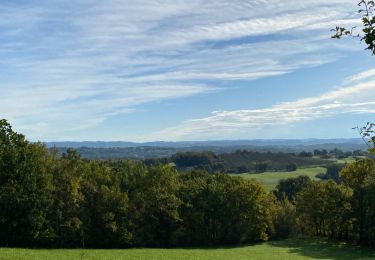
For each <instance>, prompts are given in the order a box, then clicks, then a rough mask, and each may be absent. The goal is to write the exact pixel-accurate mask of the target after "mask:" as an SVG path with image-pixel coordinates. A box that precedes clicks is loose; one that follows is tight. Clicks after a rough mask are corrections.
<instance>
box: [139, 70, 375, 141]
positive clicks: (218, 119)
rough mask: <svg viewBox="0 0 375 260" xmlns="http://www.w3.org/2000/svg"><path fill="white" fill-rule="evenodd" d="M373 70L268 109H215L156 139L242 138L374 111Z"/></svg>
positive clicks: (163, 131)
mask: <svg viewBox="0 0 375 260" xmlns="http://www.w3.org/2000/svg"><path fill="white" fill-rule="evenodd" d="M372 72H373V71H372V70H369V71H366V72H363V73H361V74H358V75H357V76H354V77H353V78H354V79H356V80H359V78H362V79H366V82H365V81H363V82H357V83H356V84H355V85H353V86H346V87H341V88H339V89H337V90H334V91H329V92H326V93H324V94H322V95H320V96H316V97H308V98H302V99H299V100H295V101H292V102H284V103H281V104H277V105H273V106H271V107H268V108H260V109H249V110H234V111H214V112H212V114H211V115H210V116H208V117H205V118H199V119H192V120H187V121H185V122H182V123H181V124H180V125H177V126H174V127H169V128H166V129H164V130H162V131H160V132H159V133H157V134H156V138H163V137H168V140H201V139H207V138H209V139H215V138H216V139H223V138H228V137H231V136H234V135H235V136H242V137H244V134H246V133H247V135H248V134H249V133H250V132H251V131H253V130H254V129H257V130H261V129H266V128H269V127H273V128H274V129H277V127H279V126H281V125H290V124H293V123H297V122H300V121H308V120H315V119H320V118H326V117H333V116H337V115H344V114H375V78H374V76H375V75H372V77H371V79H370V80H369V77H370V76H369V75H370V74H371V73H372ZM364 75H366V77H365V76H364ZM246 137H247V138H250V136H245V138H246ZM145 138H146V139H147V137H145ZM153 138H155V136H153Z"/></svg>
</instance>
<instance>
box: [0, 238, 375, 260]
mask: <svg viewBox="0 0 375 260" xmlns="http://www.w3.org/2000/svg"><path fill="white" fill-rule="evenodd" d="M0 259H30V260H36V259H38V260H43V259H48V260H52V259H57V260H58V259H98V260H99V259H100V260H104V259H166V260H168V259H171V260H172V259H173V260H175V259H191V260H193V259H215V260H219V259H236V260H241V259H253V260H268V259H280V260H281V259H333V260H336V259H337V260H339V259H340V260H354V259H375V252H374V251H369V250H366V249H361V248H354V247H349V246H346V245H344V244H334V243H328V242H326V241H324V240H315V239H293V240H292V239H291V240H283V241H274V242H268V243H263V244H259V245H253V246H244V247H235V248H207V249H126V250H80V249H77V250H28V249H4V248H2V249H0Z"/></svg>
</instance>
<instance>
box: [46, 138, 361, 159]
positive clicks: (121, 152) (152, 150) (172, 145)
mask: <svg viewBox="0 0 375 260" xmlns="http://www.w3.org/2000/svg"><path fill="white" fill-rule="evenodd" d="M46 145H47V147H49V148H57V149H58V150H59V151H60V152H64V151H66V149H68V148H75V149H77V150H78V152H79V153H80V154H81V155H82V157H84V158H88V159H108V158H112V159H119V158H128V159H147V158H160V157H168V156H171V155H173V154H175V153H177V152H189V151H192V152H200V151H211V152H214V153H216V154H221V153H230V152H234V151H236V150H248V151H258V152H290V153H291V152H301V151H313V150H315V149H319V150H322V149H326V150H333V149H335V148H338V149H340V150H343V151H354V150H366V149H367V147H366V145H365V144H364V143H363V141H362V140H361V139H301V140H287V139H275V140H226V141H197V142H146V143H136V142H47V143H46Z"/></svg>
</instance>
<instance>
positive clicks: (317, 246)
mask: <svg viewBox="0 0 375 260" xmlns="http://www.w3.org/2000/svg"><path fill="white" fill-rule="evenodd" d="M268 244H270V245H272V246H274V247H282V248H288V249H289V253H294V254H298V255H301V256H306V257H309V258H312V259H332V260H367V259H368V260H370V259H375V251H371V250H370V249H367V248H362V247H357V246H348V245H347V244H345V243H334V242H330V241H328V240H327V239H314V238H300V239H287V240H278V241H271V242H269V243H268Z"/></svg>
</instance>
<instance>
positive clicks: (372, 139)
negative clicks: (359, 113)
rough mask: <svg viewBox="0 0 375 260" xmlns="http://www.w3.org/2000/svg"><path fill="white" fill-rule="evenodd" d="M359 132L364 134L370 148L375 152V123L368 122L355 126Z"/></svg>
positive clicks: (363, 137) (363, 136)
mask: <svg viewBox="0 0 375 260" xmlns="http://www.w3.org/2000/svg"><path fill="white" fill-rule="evenodd" d="M354 129H357V130H358V132H359V134H360V135H361V136H362V139H363V140H364V141H365V142H366V143H367V145H368V146H369V148H370V149H369V150H370V151H371V152H373V153H375V135H374V133H375V123H370V122H367V124H366V125H365V126H363V127H358V126H357V127H355V128H354Z"/></svg>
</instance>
